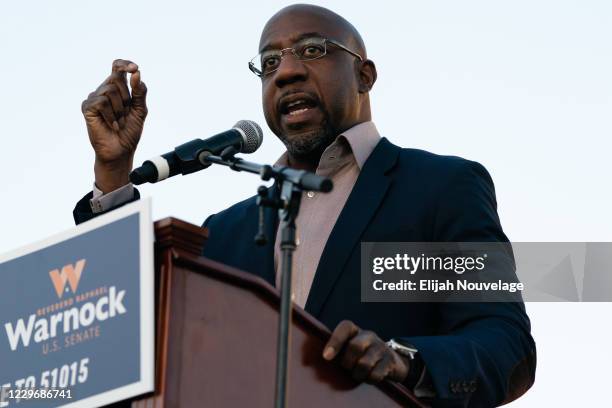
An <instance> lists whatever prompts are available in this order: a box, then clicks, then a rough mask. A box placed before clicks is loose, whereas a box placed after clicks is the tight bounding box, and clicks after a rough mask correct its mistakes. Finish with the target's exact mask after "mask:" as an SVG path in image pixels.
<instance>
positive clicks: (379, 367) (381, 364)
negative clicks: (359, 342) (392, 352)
mask: <svg viewBox="0 0 612 408" xmlns="http://www.w3.org/2000/svg"><path fill="white" fill-rule="evenodd" d="M392 361H393V360H392V358H391V357H389V355H388V354H385V355H384V356H383V358H381V359H380V360H378V361H377V362H376V365H375V366H374V368H373V369H372V371H370V375H369V377H368V379H367V381H368V382H371V383H378V382H381V381H382V380H384V379H385V378H387V376H388V375H389V373H390V372H391V369H392Z"/></svg>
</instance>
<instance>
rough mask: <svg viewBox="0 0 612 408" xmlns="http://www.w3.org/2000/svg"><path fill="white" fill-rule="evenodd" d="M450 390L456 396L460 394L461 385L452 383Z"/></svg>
mask: <svg viewBox="0 0 612 408" xmlns="http://www.w3.org/2000/svg"><path fill="white" fill-rule="evenodd" d="M450 390H451V392H452V393H453V394H456V393H458V392H459V384H457V383H456V382H451V383H450Z"/></svg>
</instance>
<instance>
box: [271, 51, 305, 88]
mask: <svg viewBox="0 0 612 408" xmlns="http://www.w3.org/2000/svg"><path fill="white" fill-rule="evenodd" d="M273 75H274V82H275V83H276V86H278V87H279V88H282V87H283V86H285V85H288V84H292V83H294V82H297V81H305V80H306V78H307V77H308V71H307V70H306V67H305V66H304V62H303V61H300V60H299V59H297V57H296V56H295V55H293V53H287V54H285V55H283V57H282V58H281V62H280V65H279V66H278V69H277V70H276V71H275V72H274V73H273Z"/></svg>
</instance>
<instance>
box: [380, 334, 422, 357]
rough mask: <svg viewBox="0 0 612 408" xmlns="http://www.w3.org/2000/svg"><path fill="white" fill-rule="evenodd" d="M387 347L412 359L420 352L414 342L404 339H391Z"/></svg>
mask: <svg viewBox="0 0 612 408" xmlns="http://www.w3.org/2000/svg"><path fill="white" fill-rule="evenodd" d="M387 347H389V348H390V349H391V350H393V351H395V352H397V353H398V354H401V355H402V356H404V357H408V358H409V359H410V360H414V358H415V356H416V354H417V353H418V352H419V350H417V348H416V347H414V346H413V345H412V344H409V343H406V342H404V341H402V340H395V339H391V340H389V341H388V342H387Z"/></svg>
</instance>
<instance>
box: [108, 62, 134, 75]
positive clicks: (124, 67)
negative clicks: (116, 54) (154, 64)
mask: <svg viewBox="0 0 612 408" xmlns="http://www.w3.org/2000/svg"><path fill="white" fill-rule="evenodd" d="M136 71H138V65H136V64H135V63H133V62H132V61H129V60H124V59H116V60H114V61H113V68H112V72H113V73H115V72H118V73H120V72H123V73H125V72H129V73H131V74H133V73H134V72H136Z"/></svg>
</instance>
